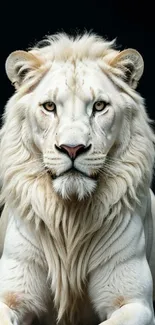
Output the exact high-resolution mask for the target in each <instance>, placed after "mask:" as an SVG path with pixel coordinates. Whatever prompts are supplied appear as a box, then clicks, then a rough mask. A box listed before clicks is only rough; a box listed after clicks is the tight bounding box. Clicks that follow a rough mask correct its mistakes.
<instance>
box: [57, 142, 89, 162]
mask: <svg viewBox="0 0 155 325" xmlns="http://www.w3.org/2000/svg"><path fill="white" fill-rule="evenodd" d="M60 148H61V149H62V151H64V152H66V153H67V154H68V155H69V157H70V158H71V159H75V158H76V157H77V155H78V154H79V153H82V152H83V151H84V149H85V146H84V145H83V144H79V145H78V146H68V145H66V144H62V145H61V146H60Z"/></svg>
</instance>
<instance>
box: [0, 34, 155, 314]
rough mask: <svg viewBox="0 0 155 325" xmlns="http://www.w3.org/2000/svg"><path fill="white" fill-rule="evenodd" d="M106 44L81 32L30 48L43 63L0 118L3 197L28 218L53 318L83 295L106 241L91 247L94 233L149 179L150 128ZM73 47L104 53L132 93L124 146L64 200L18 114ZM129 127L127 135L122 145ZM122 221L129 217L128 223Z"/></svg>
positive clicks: (96, 55) (82, 52) (117, 220)
mask: <svg viewBox="0 0 155 325" xmlns="http://www.w3.org/2000/svg"><path fill="white" fill-rule="evenodd" d="M73 43H74V44H75V47H73V46H72V45H73ZM112 46H113V42H111V43H109V42H107V41H105V40H103V39H99V38H97V37H96V36H94V35H84V36H82V37H79V38H77V39H76V40H74V39H72V38H68V37H67V36H66V35H56V36H54V37H49V38H48V40H47V44H41V46H40V44H39V46H36V47H35V48H33V49H31V52H32V53H37V55H38V58H39V59H40V60H42V61H43V57H46V62H43V63H42V66H41V68H40V69H39V70H37V69H35V70H33V72H32V71H31V72H28V74H27V76H26V78H25V81H24V83H23V85H22V86H21V87H20V88H19V89H18V91H17V92H16V93H15V94H14V95H13V96H12V98H11V99H10V100H9V101H8V103H7V105H6V108H5V113H4V117H3V127H2V129H1V148H0V155H1V162H0V175H1V184H2V191H1V203H2V204H6V205H7V206H8V207H9V208H10V209H11V210H12V211H13V213H14V214H17V215H18V216H20V218H22V219H24V220H25V222H29V223H31V224H32V225H33V227H34V231H37V232H38V234H39V237H40V241H41V244H42V247H43V250H44V252H45V257H46V260H47V265H48V277H49V279H50V280H51V288H52V292H53V294H54V302H55V306H56V308H57V309H58V319H61V317H62V315H63V314H64V313H65V311H66V310H67V311H69V309H70V313H71V314H72V310H73V309H74V307H75V305H76V297H78V296H79V295H82V292H83V288H84V284H86V281H87V277H88V275H89V273H90V272H91V271H92V270H93V269H94V268H96V267H97V265H99V264H101V263H103V262H105V260H106V252H104V248H103V247H100V249H99V250H96V246H97V244H98V245H99V241H100V238H101V237H103V236H104V238H105V241H106V240H107V238H108V233H109V232H108V230H109V229H110V233H113V232H114V231H115V229H116V227H119V226H120V225H121V220H122V218H123V216H124V211H127V210H130V211H132V210H133V209H134V208H135V206H136V205H137V204H139V203H140V202H141V200H142V199H143V197H144V196H145V195H146V192H147V190H148V188H149V187H150V184H151V179H152V173H153V162H154V144H153V143H154V134H153V131H152V129H151V127H150V123H149V122H150V121H149V119H148V116H147V113H146V110H145V108H144V102H143V99H142V98H141V96H140V95H139V94H138V93H137V92H135V91H134V90H132V89H131V88H130V87H129V86H128V85H127V83H126V82H125V80H123V78H122V75H123V71H122V70H121V69H119V68H117V69H116V68H112V67H111V66H110V65H109V64H108V62H109V60H110V59H111V58H112V57H113V56H115V55H116V52H117V51H116V49H113V48H112ZM73 54H74V57H75V56H76V55H79V56H80V57H85V56H87V57H88V58H89V57H90V58H91V59H92V58H93V59H94V60H100V59H102V60H101V62H100V66H103V70H104V71H106V73H107V75H108V76H109V78H111V79H112V80H113V82H114V83H115V84H116V85H117V86H118V87H119V88H120V89H121V91H122V92H124V93H128V94H129V95H130V97H131V98H132V101H131V107H130V112H129V118H128V119H127V120H126V122H125V123H126V124H124V129H122V131H121V132H122V139H123V140H122V146H119V147H117V146H116V147H115V148H113V150H112V151H111V152H110V155H109V156H108V157H107V161H106V165H105V169H104V170H103V171H102V173H101V174H100V179H99V184H98V187H97V190H96V191H95V192H94V194H93V195H92V196H91V197H90V198H86V199H84V200H83V201H81V202H80V201H77V200H73V201H70V200H63V199H62V198H61V197H59V196H58V195H57V194H56V193H55V192H54V190H53V187H52V184H51V177H50V175H49V174H47V173H46V172H45V171H44V168H43V164H42V163H41V162H40V159H39V158H40V156H41V154H40V153H39V152H37V150H36V148H35V146H34V145H33V143H32V141H31V136H30V134H29V133H28V132H29V131H28V130H27V121H26V115H24V110H26V109H27V94H28V93H29V92H30V91H33V89H34V88H35V87H36V85H37V83H38V82H39V80H40V79H41V77H42V76H43V75H44V73H48V68H49V66H51V65H52V60H53V59H57V57H58V58H60V57H61V58H62V59H64V60H67V59H68V58H69V57H71V56H73ZM30 74H31V75H30ZM133 102H134V107H133ZM128 128H129V129H130V139H129V142H128V145H127V146H126V147H125V148H124V147H123V143H125V139H126V137H127V130H128ZM116 153H117V155H116ZM116 157H117V158H116ZM128 222H129V220H128V218H127V220H126V225H127V224H128ZM115 240H117V238H116V239H115ZM102 245H103V241H102ZM98 247H99V246H98ZM90 257H91V258H90Z"/></svg>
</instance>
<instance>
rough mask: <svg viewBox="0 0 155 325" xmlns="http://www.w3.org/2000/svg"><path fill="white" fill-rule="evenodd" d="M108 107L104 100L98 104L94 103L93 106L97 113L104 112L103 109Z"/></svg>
mask: <svg viewBox="0 0 155 325" xmlns="http://www.w3.org/2000/svg"><path fill="white" fill-rule="evenodd" d="M106 106H107V103H106V102H104V101H103V100H99V101H97V102H95V103H94V105H93V110H94V111H95V112H100V111H103V109H104V108H105V107H106Z"/></svg>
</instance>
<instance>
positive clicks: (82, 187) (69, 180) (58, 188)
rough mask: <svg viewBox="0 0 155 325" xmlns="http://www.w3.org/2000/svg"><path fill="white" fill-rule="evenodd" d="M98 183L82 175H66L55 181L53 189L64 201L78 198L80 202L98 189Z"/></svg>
mask: <svg viewBox="0 0 155 325" xmlns="http://www.w3.org/2000/svg"><path fill="white" fill-rule="evenodd" d="M96 186H97V181H96V180H95V179H93V178H89V177H85V176H83V175H82V174H80V173H79V174H76V175H74V174H72V175H71V174H65V175H62V176H59V177H57V178H56V179H54V180H53V187H54V190H55V192H56V193H58V194H59V195H61V196H62V198H63V199H71V198H72V197H73V196H76V197H77V199H78V200H79V201H81V200H83V199H84V198H86V197H88V196H90V195H91V194H92V193H93V192H94V191H95V189H96Z"/></svg>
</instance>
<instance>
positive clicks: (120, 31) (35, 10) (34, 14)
mask: <svg viewBox="0 0 155 325" xmlns="http://www.w3.org/2000/svg"><path fill="white" fill-rule="evenodd" d="M0 14H1V19H0V30H1V51H0V58H1V59H0V85H1V95H0V98H1V100H0V112H1V114H2V112H3V107H4V105H5V103H6V101H7V99H8V98H9V97H10V96H11V94H12V93H13V87H12V86H11V85H10V82H9V80H8V79H7V77H6V75H5V68H4V65H5V60H6V58H7V56H8V55H9V54H10V52H12V51H14V50H19V49H21V50H24V49H26V48H28V47H29V46H32V45H33V44H34V43H35V42H36V41H39V40H40V39H42V38H43V37H44V36H45V35H46V34H53V33H55V32H58V31H65V32H67V33H70V34H74V33H75V32H78V31H79V32H83V31H84V30H85V29H86V30H88V31H89V30H92V31H93V32H95V33H98V34H100V35H101V36H103V37H106V38H108V39H109V40H111V39H114V38H117V44H118V45H120V49H124V48H128V47H132V48H135V49H137V50H138V51H139V52H140V53H141V54H142V56H143V58H144V63H145V70H144V74H143V77H142V79H141V81H140V83H139V86H138V91H139V92H140V93H141V94H142V96H143V97H144V98H145V100H146V109H147V112H148V114H149V116H150V118H151V119H153V120H155V111H154V92H155V89H154V75H155V45H154V40H155V24H154V20H155V17H154V9H153V1H146V0H141V1H139V0H138V1H137V0H131V1H130V0H128V1H125V0H122V1H120V0H118V1H117V0H106V1H104V0H102V1H91V0H90V1H85V0H83V2H82V1H80V2H79V1H78V0H76V1H74V2H73V0H72V2H66V1H56V0H55V1H54V0H53V2H51V1H43V0H42V1H40V2H39V1H38V2H36V3H35V2H32V1H31V3H28V2H22V1H20V2H6V3H5V2H4V0H3V4H2V5H1V13H0ZM154 188H155V185H154V184H153V189H154Z"/></svg>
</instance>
